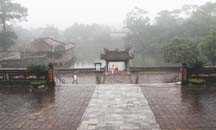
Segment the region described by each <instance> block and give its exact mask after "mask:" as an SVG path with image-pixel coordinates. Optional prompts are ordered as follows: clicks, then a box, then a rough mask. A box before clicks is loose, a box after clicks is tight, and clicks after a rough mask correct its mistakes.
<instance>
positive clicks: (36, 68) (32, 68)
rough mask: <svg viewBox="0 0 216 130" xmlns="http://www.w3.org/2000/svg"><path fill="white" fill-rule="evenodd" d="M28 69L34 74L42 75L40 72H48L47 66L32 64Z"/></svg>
mask: <svg viewBox="0 0 216 130" xmlns="http://www.w3.org/2000/svg"><path fill="white" fill-rule="evenodd" d="M27 68H28V70H29V71H30V72H32V73H40V72H44V71H46V70H48V66H47V65H36V64H32V65H30V66H28V67H27Z"/></svg>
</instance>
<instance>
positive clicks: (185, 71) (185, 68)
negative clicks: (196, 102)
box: [181, 64, 188, 84]
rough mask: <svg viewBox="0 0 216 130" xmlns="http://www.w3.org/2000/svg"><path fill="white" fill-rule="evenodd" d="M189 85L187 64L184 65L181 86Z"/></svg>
mask: <svg viewBox="0 0 216 130" xmlns="http://www.w3.org/2000/svg"><path fill="white" fill-rule="evenodd" d="M187 83H188V69H187V65H186V64H182V67H181V84H187Z"/></svg>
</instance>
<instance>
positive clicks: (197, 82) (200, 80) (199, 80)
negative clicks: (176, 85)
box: [189, 79, 206, 84]
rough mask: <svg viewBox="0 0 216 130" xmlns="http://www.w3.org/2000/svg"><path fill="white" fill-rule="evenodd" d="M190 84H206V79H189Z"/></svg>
mask: <svg viewBox="0 0 216 130" xmlns="http://www.w3.org/2000/svg"><path fill="white" fill-rule="evenodd" d="M189 83H192V84H204V83H206V80H205V79H189Z"/></svg>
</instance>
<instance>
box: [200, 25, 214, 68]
mask: <svg viewBox="0 0 216 130" xmlns="http://www.w3.org/2000/svg"><path fill="white" fill-rule="evenodd" d="M201 49H202V52H203V53H204V55H205V56H206V57H207V59H208V60H209V61H210V62H211V63H212V65H216V28H213V29H211V30H210V31H209V34H208V35H207V36H206V37H205V38H204V40H203V42H202V43H201Z"/></svg>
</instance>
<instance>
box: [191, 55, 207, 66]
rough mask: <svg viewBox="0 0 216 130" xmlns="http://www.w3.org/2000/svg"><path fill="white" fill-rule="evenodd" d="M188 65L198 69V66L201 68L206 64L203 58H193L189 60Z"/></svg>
mask: <svg viewBox="0 0 216 130" xmlns="http://www.w3.org/2000/svg"><path fill="white" fill-rule="evenodd" d="M189 65H190V67H191V68H194V69H200V68H203V67H204V66H205V65H206V60H205V59H203V58H200V57H198V58H194V59H192V60H191V62H190V64H189Z"/></svg>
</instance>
